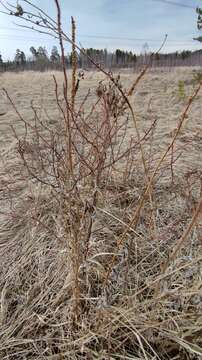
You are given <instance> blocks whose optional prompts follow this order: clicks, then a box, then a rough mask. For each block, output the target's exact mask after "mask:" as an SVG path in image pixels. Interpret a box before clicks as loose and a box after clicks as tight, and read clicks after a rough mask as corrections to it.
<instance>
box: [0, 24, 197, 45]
mask: <svg viewBox="0 0 202 360" xmlns="http://www.w3.org/2000/svg"><path fill="white" fill-rule="evenodd" d="M5 29H7V28H6V27H2V26H0V30H5ZM8 29H9V30H18V29H15V28H8ZM45 35H46V36H47V37H48V35H47V34H45ZM37 36H39V37H40V39H42V38H43V36H42V35H41V34H37ZM0 37H1V38H4V39H8V40H25V41H26V40H31V41H38V40H39V38H36V37H35V38H33V37H30V36H23V35H21V34H20V35H18V34H17V35H16V34H15V35H12V34H3V33H0ZM78 38H89V39H101V40H102V39H103V40H119V41H131V42H150V43H156V42H158V43H159V42H161V41H162V39H152V38H131V37H116V36H108V35H88V34H83V35H82V34H81V35H78ZM46 40H47V39H46ZM50 40H53V41H54V39H50ZM167 43H173V44H174V43H175V44H188V43H193V41H192V40H186V39H185V40H184V41H183V40H172V39H169V38H168V40H167Z"/></svg>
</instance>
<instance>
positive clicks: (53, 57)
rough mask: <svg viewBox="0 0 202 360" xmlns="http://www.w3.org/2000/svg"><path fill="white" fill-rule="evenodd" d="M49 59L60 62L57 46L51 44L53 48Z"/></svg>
mask: <svg viewBox="0 0 202 360" xmlns="http://www.w3.org/2000/svg"><path fill="white" fill-rule="evenodd" d="M50 61H51V62H52V63H54V64H56V63H59V62H60V54H59V52H58V49H57V46H53V48H52V50H51V56H50Z"/></svg>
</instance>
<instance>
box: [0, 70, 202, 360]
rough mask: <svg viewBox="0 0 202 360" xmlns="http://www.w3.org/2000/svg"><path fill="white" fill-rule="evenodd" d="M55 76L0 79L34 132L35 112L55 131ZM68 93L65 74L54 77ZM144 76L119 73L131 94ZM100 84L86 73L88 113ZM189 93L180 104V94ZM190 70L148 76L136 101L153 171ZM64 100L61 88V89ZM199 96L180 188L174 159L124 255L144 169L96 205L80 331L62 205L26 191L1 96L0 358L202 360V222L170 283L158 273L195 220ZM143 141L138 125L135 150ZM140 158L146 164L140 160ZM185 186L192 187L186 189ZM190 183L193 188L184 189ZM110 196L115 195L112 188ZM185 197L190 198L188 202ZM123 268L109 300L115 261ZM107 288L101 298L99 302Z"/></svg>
mask: <svg viewBox="0 0 202 360" xmlns="http://www.w3.org/2000/svg"><path fill="white" fill-rule="evenodd" d="M52 75H53V73H51V72H45V73H35V72H25V73H19V74H11V73H5V74H3V75H1V87H2V88H6V90H7V91H8V93H9V95H10V97H11V98H12V100H13V102H14V103H15V105H16V107H17V109H18V110H19V112H20V113H21V114H22V116H23V117H24V118H25V119H26V121H29V122H30V124H33V112H32V110H31V109H30V102H31V101H33V102H34V106H35V107H36V108H37V109H38V111H39V112H40V115H41V119H46V120H47V121H48V122H49V123H50V124H55V125H56V126H57V124H58V122H60V117H59V113H58V109H57V106H56V102H55V96H54V82H53V79H52ZM54 75H55V76H56V78H57V80H58V83H59V84H60V86H61V83H62V79H63V77H62V74H61V73H59V72H57V73H54ZM136 77H137V74H134V73H132V72H127V71H124V72H122V73H121V79H122V83H123V86H124V87H126V88H128V87H129V86H130V85H131V83H132V82H133V81H134V79H135V78H136ZM102 80H104V78H103V75H102V74H101V73H99V72H86V74H85V80H84V81H81V83H80V88H79V92H78V97H77V103H79V102H81V101H82V100H83V99H84V97H85V94H86V92H87V91H88V89H90V90H91V95H90V97H89V99H88V106H89V107H90V105H91V104H92V103H93V101H94V100H95V99H96V87H97V85H98V82H99V81H102ZM179 80H183V81H184V83H185V99H181V98H180V94H179V91H178V82H179ZM192 80H193V69H191V68H189V69H188V68H187V69H186V68H183V69H182V68H179V69H175V70H173V71H172V72H168V71H161V70H158V71H154V72H149V73H148V74H147V75H146V76H145V78H144V80H143V81H142V82H141V83H140V84H139V86H138V88H137V89H136V91H135V94H134V95H133V96H132V99H131V104H132V106H133V108H134V111H135V116H136V117H137V122H138V127H139V129H140V134H141V135H142V134H144V132H145V131H146V130H147V129H148V128H149V127H150V125H151V124H152V122H153V121H154V120H155V119H157V123H156V127H155V132H154V134H153V137H150V139H149V141H148V142H147V143H146V144H144V145H143V150H144V154H145V156H146V157H147V158H148V156H149V153H150V151H151V157H150V162H148V166H150V170H151V172H152V169H153V167H154V166H155V164H156V161H157V160H158V159H159V158H160V157H161V154H162V152H163V151H164V150H165V148H166V146H167V145H168V143H169V142H170V141H171V138H172V136H173V133H174V131H175V129H176V127H177V125H178V122H179V119H180V115H181V114H182V112H183V110H184V108H185V105H186V101H187V100H188V97H189V96H190V95H191V94H192V93H193V90H194V86H195V85H196V84H193V81H192ZM60 91H61V87H60ZM201 97H202V94H201V93H199V95H198V97H197V99H196V101H195V102H194V103H193V105H192V108H191V111H190V113H189V115H188V117H187V119H186V122H185V124H184V127H183V128H182V131H181V133H180V136H179V139H178V141H177V143H176V145H175V147H174V159H175V157H177V158H178V157H179V158H178V159H177V160H176V161H175V164H174V168H173V171H174V179H173V182H172V179H171V168H170V158H171V155H170V154H169V156H168V157H167V160H166V162H164V164H163V165H164V170H161V171H160V173H159V174H158V176H157V178H156V179H155V184H154V188H153V192H152V200H153V209H152V211H153V214H154V216H155V221H156V228H153V227H152V221H151V219H152V216H151V207H150V206H151V203H150V202H149V201H148V200H146V201H145V206H144V209H143V210H142V212H141V214H140V221H139V224H138V226H137V227H136V228H135V230H134V229H133V228H132V227H131V228H129V229H128V230H129V231H128V234H127V238H126V240H125V243H124V246H123V248H122V249H121V250H120V251H119V253H118V254H117V248H116V240H117V238H119V237H120V234H122V233H123V232H124V231H125V228H126V227H127V226H128V224H130V221H131V219H132V216H133V214H134V212H135V210H136V204H137V203H138V201H139V199H140V197H141V195H142V193H143V191H144V189H145V183H144V179H143V172H142V166H141V163H140V162H138V161H137V167H135V168H134V172H133V173H132V176H131V177H130V179H129V182H128V183H126V184H124V183H123V184H122V183H121V184H120V188H119V182H118V179H117V182H116V179H115V180H114V183H113V182H112V183H110V181H109V184H108V185H109V187H108V188H106V189H107V190H106V193H105V194H101V198H102V196H103V198H102V201H101V205H100V207H99V206H98V208H97V209H96V214H95V219H94V220H93V221H94V227H93V231H92V236H91V239H90V251H89V258H88V259H87V261H86V263H84V264H83V265H82V266H83V267H82V269H80V282H81V288H82V289H83V291H84V294H85V297H84V298H83V299H82V300H83V304H84V305H83V313H82V319H81V322H79V321H78V323H77V322H75V323H73V322H72V299H71V297H70V295H69V294H70V290H69V289H70V286H71V281H72V280H71V274H70V273H69V264H68V261H67V259H68V257H67V246H66V245H67V244H66V243H65V242H64V233H63V228H62V226H61V219H60V213H59V211H60V210H61V209H58V203H57V201H56V200H57V199H55V198H54V197H53V196H52V193H51V191H50V189H49V188H47V187H44V186H43V185H40V184H37V183H36V182H32V181H30V179H29V178H28V177H27V174H26V171H24V170H23V169H22V165H21V161H20V159H19V156H18V155H17V141H16V139H15V138H14V135H13V132H12V130H11V126H14V128H15V131H16V134H17V135H18V136H19V137H23V135H24V126H23V124H22V123H21V122H19V119H18V117H17V115H16V113H15V112H14V110H13V109H12V107H11V105H10V104H9V102H8V100H7V99H6V98H5V96H4V95H3V93H2V94H1V97H0V113H4V112H5V115H3V116H1V117H0V140H1V141H0V201H1V210H0V257H1V258H2V262H1V265H0V293H1V295H0V340H1V341H0V358H1V359H9V360H13V359H15V360H18V359H20V360H21V359H23V360H24V359H30V360H34V359H47V360H48V359H49V360H50V359H51V360H61V359H81V360H83V359H92V360H93V359H103V360H105V359H111V360H113V359H114V360H117V359H138V360H142V359H146V360H148V359H149V360H157V359H162V360H164V359H165V360H167V359H173V360H174V359H183V360H185V359H186V360H187V359H201V356H202V349H201V347H202V341H201V329H202V319H201V309H202V293H201V286H202V285H201V284H202V273H201V263H202V246H201V227H200V220H201V219H200V217H199V220H198V222H197V223H196V226H194V229H193V231H192V232H191V233H190V234H188V235H189V236H188V238H187V239H186V243H185V245H184V244H183V245H184V246H182V248H180V251H178V253H177V256H176V258H175V259H174V261H172V262H171V263H170V264H169V267H168V269H166V272H165V273H164V271H163V270H162V269H163V268H164V264H165V263H166V260H167V259H168V255H169V254H170V253H171V250H172V249H173V248H175V246H176V244H177V243H178V241H179V239H180V238H181V236H182V235H183V234H184V233H186V229H187V228H188V225H189V224H190V221H191V219H192V217H193V214H194V212H195V209H196V206H197V202H198V199H199V197H200V194H199V191H200V176H201V170H202V157H201V150H202V125H201V114H202V102H201ZM131 136H136V134H135V130H134V127H133V124H132V121H131V126H130V129H129V133H128V139H130V137H131ZM134 157H136V158H137V159H138V158H140V156H139V152H138V153H137V154H136V153H135V154H134ZM188 174H190V176H188ZM187 176H188V178H187ZM187 180H188V182H189V183H188V182H187ZM114 184H115V186H113V185H114ZM189 191H190V193H189ZM113 254H116V257H117V259H118V261H116V264H115V267H114V269H113V271H112V273H111V278H110V281H109V283H108V284H107V285H108V286H107V288H106V289H105V288H104V285H103V284H104V277H105V275H104V274H105V271H104V270H105V269H106V268H107V265H108V263H109V260H110V258H111V255H113ZM103 288H104V291H103Z"/></svg>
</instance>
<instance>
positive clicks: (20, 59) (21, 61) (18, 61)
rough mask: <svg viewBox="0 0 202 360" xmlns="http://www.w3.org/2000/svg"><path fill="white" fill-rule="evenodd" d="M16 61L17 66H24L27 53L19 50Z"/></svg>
mask: <svg viewBox="0 0 202 360" xmlns="http://www.w3.org/2000/svg"><path fill="white" fill-rule="evenodd" d="M14 61H15V63H16V64H17V65H24V64H25V63H26V56H25V53H24V52H23V51H21V50H20V49H17V50H16V54H15V59H14Z"/></svg>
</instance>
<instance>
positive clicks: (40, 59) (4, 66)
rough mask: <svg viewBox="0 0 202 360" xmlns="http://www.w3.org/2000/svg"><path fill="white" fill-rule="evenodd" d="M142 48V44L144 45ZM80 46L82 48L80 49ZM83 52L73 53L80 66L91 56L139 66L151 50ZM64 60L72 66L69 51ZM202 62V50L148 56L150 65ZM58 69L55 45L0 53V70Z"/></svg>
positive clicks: (85, 65) (107, 64)
mask: <svg viewBox="0 0 202 360" xmlns="http://www.w3.org/2000/svg"><path fill="white" fill-rule="evenodd" d="M144 48H146V47H144ZM83 50H84V49H83ZM85 53H86V55H87V56H85V55H84V54H83V52H81V53H77V65H78V68H81V69H92V68H93V67H94V66H93V65H92V63H91V61H90V59H89V58H92V59H93V60H94V61H95V62H96V63H98V64H100V65H101V66H102V67H105V68H108V69H116V68H134V69H135V68H139V67H141V66H142V65H146V64H147V63H149V62H151V53H150V52H149V51H147V52H146V51H143V52H142V53H141V54H139V55H136V54H135V53H134V52H132V51H125V50H120V49H116V50H115V51H114V52H110V51H107V49H94V48H88V49H85ZM65 63H66V66H67V68H71V66H72V54H71V53H69V54H66V55H65ZM193 65H202V50H198V51H193V52H192V51H189V50H184V51H180V52H178V51H176V52H173V53H168V54H155V55H154V56H153V57H152V62H151V66H154V67H161V66H166V67H172V66H193ZM49 69H50V70H51V69H53V70H60V69H61V57H60V53H59V51H58V48H57V47H56V46H53V48H52V50H51V52H50V54H48V51H47V49H46V47H44V46H39V47H38V48H36V47H34V46H31V47H30V55H29V56H26V55H25V53H24V51H22V50H20V49H17V50H16V53H15V56H14V58H13V60H9V61H5V60H4V59H3V56H2V54H1V53H0V71H1V72H3V71H21V70H36V71H45V70H49Z"/></svg>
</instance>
